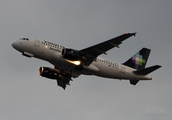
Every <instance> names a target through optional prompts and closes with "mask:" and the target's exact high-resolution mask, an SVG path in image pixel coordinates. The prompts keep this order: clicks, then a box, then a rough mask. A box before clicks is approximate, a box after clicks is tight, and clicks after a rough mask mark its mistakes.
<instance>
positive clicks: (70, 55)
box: [62, 48, 86, 61]
mask: <svg viewBox="0 0 172 120" xmlns="http://www.w3.org/2000/svg"><path fill="white" fill-rule="evenodd" d="M62 56H63V57H64V58H65V59H68V60H74V61H77V60H78V61H84V60H85V59H86V58H85V57H84V54H83V53H82V52H80V51H77V50H74V49H68V48H63V50H62Z"/></svg>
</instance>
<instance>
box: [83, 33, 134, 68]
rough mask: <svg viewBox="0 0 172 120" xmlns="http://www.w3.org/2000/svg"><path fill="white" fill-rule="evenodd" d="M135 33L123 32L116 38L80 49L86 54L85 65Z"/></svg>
mask: <svg viewBox="0 0 172 120" xmlns="http://www.w3.org/2000/svg"><path fill="white" fill-rule="evenodd" d="M135 35H136V33H125V34H123V35H120V36H118V37H116V38H112V39H110V40H107V41H105V42H102V43H99V44H97V45H94V46H91V47H88V48H85V49H82V50H81V51H82V52H83V53H85V54H86V55H87V56H86V57H87V61H85V65H89V64H91V62H92V61H94V59H95V58H97V56H99V55H101V54H106V52H107V51H108V50H110V49H112V48H114V47H119V45H120V44H121V43H122V41H124V40H126V39H127V38H129V37H131V36H135Z"/></svg>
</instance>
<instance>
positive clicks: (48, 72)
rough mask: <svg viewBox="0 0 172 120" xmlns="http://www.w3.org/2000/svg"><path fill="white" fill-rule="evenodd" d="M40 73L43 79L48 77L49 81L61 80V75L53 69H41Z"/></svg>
mask: <svg viewBox="0 0 172 120" xmlns="http://www.w3.org/2000/svg"><path fill="white" fill-rule="evenodd" d="M38 73H39V74H40V75H41V76H42V77H46V78H49V79H58V78H60V74H59V73H58V72H57V70H55V69H53V68H48V67H40V68H39V71H38Z"/></svg>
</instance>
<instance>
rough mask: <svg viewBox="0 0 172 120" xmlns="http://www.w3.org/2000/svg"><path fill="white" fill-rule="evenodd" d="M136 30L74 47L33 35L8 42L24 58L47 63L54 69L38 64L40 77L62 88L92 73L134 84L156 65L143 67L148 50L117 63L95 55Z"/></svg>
mask: <svg viewBox="0 0 172 120" xmlns="http://www.w3.org/2000/svg"><path fill="white" fill-rule="evenodd" d="M135 34H136V33H125V34H123V35H120V36H118V37H115V38H112V39H110V40H107V41H105V42H102V43H99V44H96V45H93V46H91V47H88V48H85V49H82V50H75V49H71V48H66V47H63V46H61V45H57V44H54V43H51V42H48V41H45V40H41V39H35V38H22V39H20V40H18V41H16V42H13V43H12V46H13V48H15V49H16V50H18V51H19V52H21V53H22V55H24V56H26V57H35V58H38V59H41V60H45V61H47V62H49V63H51V64H52V65H53V66H54V68H49V67H40V68H39V74H40V75H41V76H42V77H46V78H49V79H53V80H56V81H57V85H59V86H60V87H62V88H63V89H65V88H66V85H70V81H72V78H77V77H79V76H80V75H81V74H83V75H95V76H99V77H104V78H112V79H120V80H129V81H130V83H131V84H132V85H136V84H137V83H138V82H139V81H140V80H152V77H151V76H150V75H149V73H151V72H153V71H154V70H156V69H158V68H160V67H161V66H160V65H154V66H151V67H147V68H145V65H146V63H147V60H148V57H149V54H150V51H151V50H150V49H148V48H142V49H141V50H140V51H139V52H137V53H136V54H135V55H134V56H132V57H131V58H130V59H129V60H127V61H126V62H124V63H122V64H120V63H117V62H114V61H111V60H107V59H104V58H101V57H99V55H101V54H106V52H107V51H108V50H110V49H112V48H114V47H118V48H119V45H120V44H121V43H122V42H123V41H124V40H126V39H127V38H129V37H131V36H135Z"/></svg>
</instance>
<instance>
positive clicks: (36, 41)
mask: <svg viewBox="0 0 172 120" xmlns="http://www.w3.org/2000/svg"><path fill="white" fill-rule="evenodd" d="M34 46H36V47H39V46H40V40H38V39H35V42H34Z"/></svg>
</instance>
